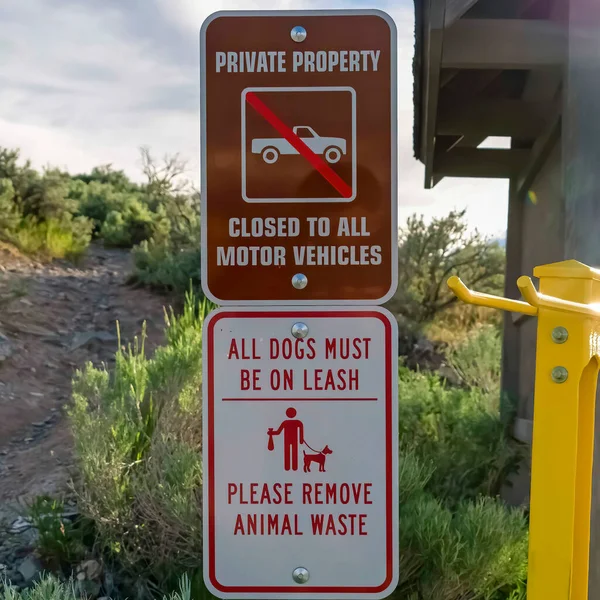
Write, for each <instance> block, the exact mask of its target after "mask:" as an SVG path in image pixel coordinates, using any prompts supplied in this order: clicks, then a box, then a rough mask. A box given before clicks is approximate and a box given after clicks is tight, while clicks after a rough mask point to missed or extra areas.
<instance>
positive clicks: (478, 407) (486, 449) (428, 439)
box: [399, 368, 520, 504]
mask: <svg viewBox="0 0 600 600" xmlns="http://www.w3.org/2000/svg"><path fill="white" fill-rule="evenodd" d="M399 398H400V402H399V423H400V442H401V445H402V447H403V448H404V449H406V450H410V451H413V452H415V454H416V455H417V456H418V457H419V458H420V459H421V460H424V461H425V462H426V463H428V464H432V465H435V466H436V470H435V472H434V473H433V475H432V477H431V479H430V481H429V483H428V484H427V486H428V490H429V491H431V492H432V493H433V494H434V495H435V496H436V497H438V498H443V499H445V501H446V502H448V503H450V504H452V503H455V502H457V501H459V500H462V499H465V498H470V499H474V498H477V497H478V496H479V495H481V494H484V495H488V496H492V497H493V496H496V495H497V494H499V492H500V489H501V486H502V483H503V482H504V481H505V480H506V477H507V476H508V475H510V474H511V473H513V472H514V471H515V470H516V469H517V467H518V464H519V461H520V451H519V448H518V447H515V445H514V444H513V443H512V442H511V441H509V439H508V438H507V436H506V428H507V423H506V422H505V421H504V420H503V419H502V418H501V414H502V413H501V411H500V403H499V400H498V398H497V397H496V396H493V395H489V394H485V393H483V392H482V391H481V390H479V389H472V390H467V391H466V390H461V389H455V388H447V387H445V386H444V385H443V383H442V382H441V381H440V379H439V378H438V377H436V376H432V375H425V374H421V373H415V372H412V371H409V370H408V369H404V368H403V369H401V370H400V382H399ZM506 414H507V415H508V414H509V413H508V412H506Z"/></svg>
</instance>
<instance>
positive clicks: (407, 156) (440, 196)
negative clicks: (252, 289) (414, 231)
mask: <svg viewBox="0 0 600 600" xmlns="http://www.w3.org/2000/svg"><path fill="white" fill-rule="evenodd" d="M306 8H312V9H315V8H319V9H325V8H328V9H329V8H332V9H335V8H379V9H381V10H385V11H386V12H388V13H389V14H390V15H391V16H392V17H393V19H394V21H395V22H396V26H397V29H398V134H399V135H398V137H399V140H398V144H399V147H398V156H399V160H398V181H399V191H398V192H399V193H398V202H399V220H400V223H402V222H404V221H405V220H406V218H407V217H408V216H409V215H411V214H413V213H419V214H423V215H424V216H425V217H426V218H427V219H430V218H432V217H435V216H443V215H445V214H447V213H448V212H450V211H451V210H453V209H463V208H466V209H467V218H468V220H469V224H470V226H471V227H472V228H476V229H478V230H479V231H481V232H482V233H484V234H487V235H491V236H502V235H504V232H505V230H506V211H507V195H508V183H507V182H506V181H501V180H476V179H445V180H443V181H442V182H441V183H440V184H438V185H437V186H436V187H435V188H434V189H433V190H425V189H424V187H423V181H424V169H423V165H422V164H421V163H419V162H418V161H416V160H415V159H414V158H413V152H412V129H413V126H412V118H413V113H412V111H413V103H412V94H413V80H412V57H413V47H414V41H413V40H414V15H413V7H412V0H394V1H392V0H379V1H378V2H372V3H369V2H362V1H353V0H327V1H326V0H3V1H2V2H1V3H0V144H1V145H2V146H5V147H11V148H14V147H18V148H20V149H21V153H22V156H23V157H25V158H30V159H31V161H32V163H33V164H34V166H36V167H38V168H40V167H43V166H45V165H51V166H57V167H62V168H66V169H67V170H69V171H70V172H82V171H88V170H90V169H91V168H92V167H94V166H96V165H101V164H107V163H112V165H113V166H114V168H116V169H123V170H124V171H125V172H126V173H127V174H128V175H130V176H131V177H133V178H134V179H140V177H141V174H140V161H139V147H140V146H142V145H146V146H149V147H150V149H151V151H152V152H153V154H155V155H157V156H162V155H164V154H173V153H177V152H178V153H180V155H181V156H182V157H183V158H185V159H187V160H188V166H189V173H188V176H189V178H190V179H193V180H195V181H196V182H198V181H199V178H200V175H199V162H200V161H199V127H200V125H199V121H200V118H199V67H198V65H199V56H198V55H199V41H198V33H199V30H200V26H201V24H202V22H203V20H204V19H205V18H206V17H207V16H208V15H209V14H210V13H212V12H215V11H217V10H253V9H271V10H273V9H306Z"/></svg>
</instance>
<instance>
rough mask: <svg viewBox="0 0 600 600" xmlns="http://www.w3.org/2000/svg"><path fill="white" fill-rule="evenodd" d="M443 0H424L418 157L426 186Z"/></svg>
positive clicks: (433, 130)
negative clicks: (422, 77) (419, 149)
mask: <svg viewBox="0 0 600 600" xmlns="http://www.w3.org/2000/svg"><path fill="white" fill-rule="evenodd" d="M445 10H446V4H445V0H425V19H424V23H425V24H426V31H425V52H424V59H425V60H424V64H423V69H424V70H425V77H424V94H423V106H422V114H423V115H424V119H425V120H424V123H423V127H422V138H421V153H422V154H421V160H422V162H423V163H424V164H425V189H430V188H431V187H432V183H433V181H432V177H433V172H432V166H433V157H434V152H435V134H436V120H437V107H438V98H439V90H440V73H441V60H442V47H443V39H444V12H445Z"/></svg>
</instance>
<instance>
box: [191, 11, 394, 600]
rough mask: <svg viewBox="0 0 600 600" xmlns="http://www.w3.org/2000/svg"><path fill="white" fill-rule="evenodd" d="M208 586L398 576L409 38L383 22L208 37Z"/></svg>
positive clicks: (264, 590)
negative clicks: (401, 111) (400, 66)
mask: <svg viewBox="0 0 600 600" xmlns="http://www.w3.org/2000/svg"><path fill="white" fill-rule="evenodd" d="M201 148H202V172H201V185H202V189H201V194H202V287H203V291H204V293H205V295H206V296H207V297H208V298H210V299H211V300H213V301H214V302H215V303H216V304H219V305H221V306H224V307H225V308H222V309H220V310H217V311H215V312H213V313H212V314H211V315H210V316H209V318H208V319H207V320H206V322H205V324H204V331H203V347H204V353H203V356H204V358H203V361H204V367H203V368H204V375H203V461H204V462H203V468H204V471H203V478H204V479H203V482H204V483H203V494H204V496H203V523H204V525H203V533H204V556H203V563H204V565H203V566H204V579H205V583H206V585H207V587H208V589H209V590H210V591H211V592H212V593H213V594H214V595H215V596H217V597H220V598H232V599H233V598H249V599H257V600H258V599H263V598H297V599H304V598H306V599H309V598H312V599H323V600H337V599H340V598H346V599H349V598H357V599H365V600H366V599H377V598H384V597H386V596H388V595H389V594H391V593H392V592H393V590H394V588H395V587H396V585H397V581H398V562H399V558H398V423H397V389H398V382H397V375H398V373H397V371H398V369H397V361H398V357H397V354H398V352H397V325H396V321H395V319H394V317H393V316H392V315H391V314H390V313H389V312H387V311H386V310H384V309H383V308H380V307H379V306H377V305H379V304H383V303H384V302H385V301H387V300H388V299H389V298H391V297H392V296H393V294H394V293H395V291H396V286H397V258H398V256H397V254H398V246H397V238H398V231H397V197H396V193H397V190H396V187H397V183H396V170H397V155H396V31H395V26H394V24H393V21H392V20H391V19H390V17H388V16H387V15H385V14H384V13H381V12H379V11H368V10H356V11H303V12H301V11H280V12H260V11H256V12H226V13H217V14H215V15H213V16H212V17H209V18H208V19H207V21H206V22H205V23H204V25H203V27H202V31H201Z"/></svg>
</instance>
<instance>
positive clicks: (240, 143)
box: [201, 10, 398, 305]
mask: <svg viewBox="0 0 600 600" xmlns="http://www.w3.org/2000/svg"><path fill="white" fill-rule="evenodd" d="M201 110H202V115H201V117H202V118H201V146H202V173H201V184H202V286H203V289H204V292H205V294H206V295H207V296H208V297H209V298H210V299H212V300H213V301H215V302H217V303H218V304H222V305H226V304H244V305H248V304H263V305H264V304H281V303H285V304H300V305H301V304H336V303H339V302H343V303H344V304H351V303H354V304H381V303H383V302H385V301H386V300H387V299H389V298H390V297H391V296H392V295H393V294H394V292H395V290H396V285H397V231H398V228H397V197H396V196H397V190H396V163H397V156H396V127H397V125H396V30H395V26H394V23H393V21H392V19H391V18H390V17H389V16H388V15H386V14H385V13H382V12H380V11H375V10H373V11H369V10H356V11H284V12H281V11H279V12H276V11H273V12H271V11H268V12H261V11H256V12H224V13H216V14H215V15H213V16H212V17H209V18H208V19H207V21H206V22H205V23H204V25H203V27H202V32H201ZM297 273H302V274H304V275H305V276H306V281H307V284H306V285H305V286H304V287H299V286H296V285H294V284H293V278H294V276H295V275H296V274H297Z"/></svg>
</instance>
